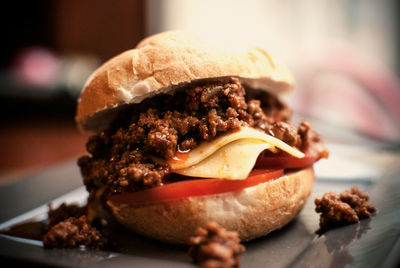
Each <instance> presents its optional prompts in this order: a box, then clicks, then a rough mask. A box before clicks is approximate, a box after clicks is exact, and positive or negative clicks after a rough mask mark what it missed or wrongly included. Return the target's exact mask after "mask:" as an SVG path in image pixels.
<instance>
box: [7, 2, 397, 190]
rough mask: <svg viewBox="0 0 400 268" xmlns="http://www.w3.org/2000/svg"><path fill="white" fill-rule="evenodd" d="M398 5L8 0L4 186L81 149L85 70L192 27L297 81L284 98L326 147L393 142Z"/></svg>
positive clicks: (394, 145) (392, 146) (394, 146)
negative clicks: (253, 52)
mask: <svg viewBox="0 0 400 268" xmlns="http://www.w3.org/2000/svg"><path fill="white" fill-rule="evenodd" d="M399 7H400V4H399V2H398V1H395V0H381V1H375V0H336V1H330V0H299V1H290V0H268V1H263V0H250V1H244V0H230V1H228V0H220V1H212V0H202V1H201V0H198V1H196V0H169V1H162V0H149V1H140V0H136V1H134V0H118V1H112V2H110V1H106V0H96V1H95V0H86V1H78V0H54V1H50V0H41V1H20V0H14V1H6V2H4V3H3V8H2V9H1V11H0V12H1V16H0V21H1V24H0V27H1V29H2V30H1V33H2V36H3V38H2V40H3V41H2V42H1V44H0V46H1V49H0V57H1V61H0V109H1V112H0V114H1V117H0V120H1V127H0V148H1V154H0V183H2V182H6V181H10V180H12V179H15V178H18V177H20V176H21V175H23V174H26V173H29V172H32V171H35V170H38V169H41V168H43V167H46V166H48V165H51V164H56V163H58V162H62V161H65V160H67V159H74V158H76V157H77V156H79V155H82V154H84V152H85V141H86V139H87V135H82V134H80V133H79V132H78V131H77V130H76V128H75V125H74V114H75V109H76V99H77V98H78V96H79V93H80V90H81V88H82V85H83V84H84V82H85V80H86V78H87V77H88V76H89V74H90V73H91V72H92V71H93V70H94V69H95V68H97V67H98V66H99V65H100V64H101V63H103V62H104V61H105V60H107V59H109V58H110V57H112V56H114V55H116V54H118V53H119V52H121V51H123V50H126V49H130V48H133V47H134V46H135V45H136V44H137V42H138V41H140V40H141V39H142V38H143V37H145V36H147V35H149V34H153V33H157V32H160V31H165V30H172V29H192V30H197V31H198V32H199V33H200V34H202V35H205V36H206V37H208V38H210V39H212V40H214V41H216V42H219V43H224V44H228V45H229V46H232V47H243V46H245V45H257V46H260V47H264V48H266V49H268V51H270V52H271V54H274V55H276V56H277V57H279V58H281V59H282V60H283V61H285V62H286V63H287V64H288V65H289V67H290V68H291V69H292V71H293V73H294V75H295V78H296V82H297V85H296V90H295V93H294V94H292V95H291V96H288V97H287V100H286V101H287V102H289V103H290V104H291V105H292V106H293V107H294V110H295V112H296V113H295V120H300V119H302V118H307V119H308V120H310V121H311V122H312V124H313V125H314V128H315V129H318V130H319V131H320V132H321V133H322V134H323V135H324V138H325V139H326V140H327V141H335V142H336V143H339V144H340V143H342V144H344V145H347V144H353V145H359V147H360V148H362V147H363V146H364V145H365V144H369V145H370V144H378V145H379V146H384V147H386V148H389V149H398V144H399V141H400V119H399V118H400V82H399V78H398V77H399V74H400V53H399V49H398V48H399V45H400V27H399V26H400V8H399Z"/></svg>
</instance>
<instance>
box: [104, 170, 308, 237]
mask: <svg viewBox="0 0 400 268" xmlns="http://www.w3.org/2000/svg"><path fill="white" fill-rule="evenodd" d="M313 183H314V171H313V169H312V167H310V168H306V169H302V170H300V171H297V172H293V173H289V174H286V175H284V176H283V177H281V178H279V179H277V180H273V181H269V182H265V183H262V184H259V185H257V186H253V187H249V188H246V189H244V190H241V191H238V192H229V193H223V194H216V195H208V196H199V197H191V198H186V199H181V200H176V201H170V202H162V203H155V204H145V205H143V204H141V205H132V204H117V203H114V202H112V201H107V204H108V205H109V206H110V207H111V209H112V211H113V214H114V216H115V217H116V219H117V220H118V221H119V222H120V223H122V224H123V225H125V226H126V227H127V228H129V229H131V230H133V231H134V232H137V233H139V234H142V235H145V236H147V237H150V238H153V239H157V240H160V241H164V242H167V243H173V244H187V243H188V242H189V237H190V236H192V235H193V234H194V231H195V230H196V228H197V227H199V226H202V227H204V226H205V225H206V224H207V223H208V222H210V221H215V222H217V223H218V224H220V225H221V226H222V227H224V228H226V229H228V230H234V231H237V232H238V233H239V237H240V239H241V240H244V241H247V240H251V239H254V238H257V237H260V236H264V235H266V234H268V233H269V232H271V231H273V230H275V229H278V228H281V227H283V226H284V225H286V224H287V223H288V222H289V221H291V220H292V219H293V218H294V217H295V216H296V215H297V214H298V213H299V211H300V210H301V209H302V208H303V205H304V204H305V202H306V200H307V198H308V196H309V195H310V193H311V189H312V186H313Z"/></svg>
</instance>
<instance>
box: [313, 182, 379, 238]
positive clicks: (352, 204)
mask: <svg viewBox="0 0 400 268" xmlns="http://www.w3.org/2000/svg"><path fill="white" fill-rule="evenodd" d="M368 200H369V195H368V193H364V192H361V191H360V189H359V188H358V187H356V186H355V187H353V188H351V189H350V190H347V191H344V192H342V193H340V194H337V193H335V192H328V193H326V194H324V195H323V196H322V198H316V199H315V205H316V208H315V211H316V212H318V213H321V215H320V222H319V224H320V232H324V231H326V230H328V229H331V228H334V227H336V226H341V225H345V224H351V223H357V222H359V220H360V219H365V218H369V217H371V214H372V213H374V212H375V211H376V208H375V207H374V206H373V205H371V204H370V203H369V202H368Z"/></svg>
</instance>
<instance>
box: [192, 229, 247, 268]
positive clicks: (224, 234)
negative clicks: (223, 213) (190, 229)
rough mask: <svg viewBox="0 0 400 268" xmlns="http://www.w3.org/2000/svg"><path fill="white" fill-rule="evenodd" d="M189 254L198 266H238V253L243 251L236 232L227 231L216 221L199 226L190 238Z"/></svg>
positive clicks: (243, 248)
mask: <svg viewBox="0 0 400 268" xmlns="http://www.w3.org/2000/svg"><path fill="white" fill-rule="evenodd" d="M189 242H190V245H191V247H190V248H189V255H190V256H191V257H192V259H193V262H194V263H195V264H197V265H199V266H200V267H204V268H206V267H210V268H211V267H226V268H228V267H238V266H239V265H240V258H239V255H240V254H241V253H243V252H244V251H245V247H244V246H243V245H242V244H240V239H239V235H238V233H237V232H232V231H227V230H226V229H224V228H222V227H220V226H219V225H218V224H217V223H215V222H211V223H208V224H207V226H206V228H205V229H204V228H201V227H199V228H198V229H197V230H196V233H195V236H193V237H191V238H190V241H189Z"/></svg>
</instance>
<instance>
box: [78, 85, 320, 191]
mask: <svg viewBox="0 0 400 268" xmlns="http://www.w3.org/2000/svg"><path fill="white" fill-rule="evenodd" d="M156 107H157V108H156ZM290 116H291V111H290V109H289V108H288V107H287V106H285V105H284V104H283V103H281V102H280V101H279V100H278V99H277V98H276V97H274V96H272V95H270V94H268V93H265V92H261V91H252V90H248V91H247V95H246V91H245V89H244V87H243V86H242V85H241V84H240V83H239V81H238V80H237V79H235V78H232V79H231V80H230V81H229V82H226V83H221V82H219V83H211V84H205V85H190V86H188V87H187V88H184V89H181V90H179V91H177V92H176V93H175V94H174V95H161V96H156V97H154V98H151V99H148V100H145V101H143V102H142V103H140V104H138V105H132V106H130V107H129V108H127V109H125V110H124V111H123V113H121V114H120V115H119V116H118V119H117V120H116V121H114V122H113V124H112V126H111V127H110V128H109V129H108V130H106V131H103V132H101V133H99V134H98V135H95V136H92V137H91V138H89V141H88V143H87V151H88V152H89V153H90V154H91V156H83V157H81V158H80V159H79V161H78V163H79V166H80V167H81V172H82V175H83V178H84V183H85V185H86V187H87V189H88V191H89V192H90V193H92V194H93V192H94V191H95V190H96V189H98V188H100V187H103V186H107V187H108V188H109V190H111V191H112V192H121V191H137V190H141V189H144V188H149V187H154V186H159V185H162V184H163V183H167V182H169V181H171V180H174V179H176V178H175V177H174V175H173V174H171V172H170V169H169V167H168V166H167V165H161V164H156V163H154V162H153V161H152V160H151V158H150V155H156V156H158V157H162V158H164V159H169V158H171V157H172V156H173V155H174V154H175V153H176V152H177V151H181V152H184V151H188V150H190V149H193V148H194V147H196V146H197V145H198V144H199V143H201V142H203V141H207V140H212V139H213V138H215V137H216V136H218V135H221V134H224V133H227V132H230V131H234V130H237V129H239V128H240V127H241V126H245V125H246V126H250V127H254V128H257V129H260V130H263V131H265V132H266V133H269V134H272V135H274V136H276V137H278V138H279V139H282V140H283V141H285V142H287V143H288V144H290V145H292V146H296V147H298V148H299V149H301V150H303V151H306V150H310V148H314V147H315V148H318V147H317V146H315V144H318V143H320V141H319V137H318V135H317V134H315V133H314V132H312V131H311V130H310V126H309V124H307V123H302V124H301V125H300V126H299V127H295V126H292V125H290V124H289V123H288V120H289V119H290ZM321 148H322V147H321ZM324 150H325V149H324V148H323V149H317V150H316V153H318V154H319V155H321V154H322V152H321V151H324ZM314 151H315V150H314Z"/></svg>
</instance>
